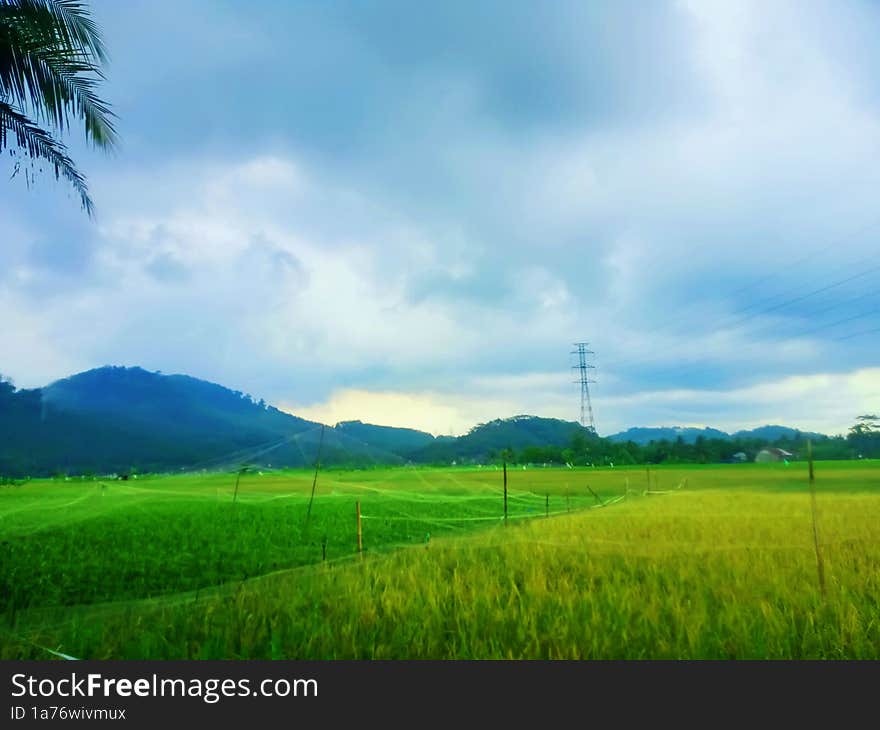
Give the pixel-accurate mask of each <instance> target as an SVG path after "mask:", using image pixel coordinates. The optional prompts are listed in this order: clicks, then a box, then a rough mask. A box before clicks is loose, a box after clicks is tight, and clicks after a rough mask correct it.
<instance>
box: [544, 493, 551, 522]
mask: <svg viewBox="0 0 880 730" xmlns="http://www.w3.org/2000/svg"><path fill="white" fill-rule="evenodd" d="M544 516H545V517H549V516H550V495H549V494H547V495H546V499H545V501H544Z"/></svg>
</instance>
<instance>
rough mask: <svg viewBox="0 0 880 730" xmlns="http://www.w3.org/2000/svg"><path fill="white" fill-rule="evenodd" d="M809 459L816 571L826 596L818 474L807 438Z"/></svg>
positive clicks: (810, 443)
mask: <svg viewBox="0 0 880 730" xmlns="http://www.w3.org/2000/svg"><path fill="white" fill-rule="evenodd" d="M807 461H808V462H809V475H810V511H811V513H812V516H813V547H814V549H815V550H816V572H817V573H818V574H819V591H820V592H821V594H822V598H825V564H824V562H823V561H822V551H821V550H820V548H819V525H818V523H817V521H816V475H815V473H814V472H813V442H812V440H811V439H807Z"/></svg>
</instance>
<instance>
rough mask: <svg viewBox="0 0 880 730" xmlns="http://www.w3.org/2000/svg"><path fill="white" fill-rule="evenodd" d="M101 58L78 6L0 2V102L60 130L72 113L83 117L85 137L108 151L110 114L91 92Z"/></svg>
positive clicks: (49, 0) (39, 0) (57, 0)
mask: <svg viewBox="0 0 880 730" xmlns="http://www.w3.org/2000/svg"><path fill="white" fill-rule="evenodd" d="M104 58H106V53H105V50H104V47H103V43H102V42H101V40H100V36H99V35H98V31H97V28H95V27H94V23H93V22H92V21H91V19H90V18H89V17H88V15H87V13H86V12H85V10H84V8H83V6H82V5H81V3H78V2H64V1H62V0H0V98H2V97H4V96H5V97H6V98H7V99H9V100H11V101H12V102H13V104H14V105H15V106H16V107H17V108H19V109H22V110H23V111H24V112H30V113H31V114H32V115H33V116H36V117H38V118H41V119H44V120H45V121H46V122H48V123H50V124H52V125H54V126H55V127H57V128H58V129H59V130H62V131H63V129H64V127H65V123H66V120H67V117H68V115H69V114H73V115H75V116H76V117H78V118H81V119H83V121H84V123H85V132H86V137H87V139H89V140H91V141H92V142H93V143H94V144H95V145H97V146H99V147H112V146H113V145H114V144H115V142H116V131H115V129H114V127H113V123H112V121H111V118H112V117H113V116H114V115H113V113H112V112H111V111H110V108H109V106H108V105H107V104H106V103H105V102H103V101H101V100H100V99H99V98H98V96H97V95H96V94H95V87H96V85H97V81H98V80H99V79H101V78H103V73H102V70H101V67H100V65H99V63H100V60H101V59H104ZM87 74H93V75H94V76H89V75H87ZM95 77H97V78H95Z"/></svg>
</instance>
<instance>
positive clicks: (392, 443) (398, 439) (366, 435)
mask: <svg viewBox="0 0 880 730" xmlns="http://www.w3.org/2000/svg"><path fill="white" fill-rule="evenodd" d="M334 430H335V431H337V432H338V433H342V434H345V435H347V436H351V437H353V438H355V439H357V440H358V441H361V442H362V443H364V444H366V445H368V446H371V447H373V448H377V449H382V450H385V451H390V452H393V453H396V454H401V455H404V454H409V453H412V452H414V451H417V450H419V449H422V448H425V447H426V446H428V445H429V444H432V443H434V441H435V439H434V436H433V435H432V434H430V433H426V432H424V431H417V430H416V429H414V428H396V427H394V426H376V425H374V424H372V423H362V422H361V421H341V422H340V423H337V424H336V425H335V426H334Z"/></svg>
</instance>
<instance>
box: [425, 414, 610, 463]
mask: <svg viewBox="0 0 880 730" xmlns="http://www.w3.org/2000/svg"><path fill="white" fill-rule="evenodd" d="M575 434H582V435H583V436H584V438H595V436H593V435H592V433H591V432H590V431H589V430H588V429H586V428H584V427H583V426H581V425H580V424H579V423H575V422H574V421H561V420H559V419H556V418H539V417H538V416H513V417H512V418H503V419H501V418H499V419H496V420H494V421H489V422H488V423H481V424H479V425H477V426H475V427H474V428H472V429H471V430H470V431H469V432H468V433H467V434H465V435H464V436H458V437H456V438H448V437H444V438H438V439H435V440H434V442H433V443H432V444H430V445H428V446H426V447H425V448H422V449H419V450H418V451H415V452H413V453H412V454H411V457H412V458H413V459H414V460H418V461H422V462H444V463H448V462H451V461H454V460H462V461H485V460H489V459H492V458H497V456H498V454H500V452H501V451H502V450H504V449H514V450H517V451H518V450H521V449H524V448H526V447H544V446H557V447H562V448H564V447H567V446H568V445H569V444H570V443H571V441H572V438H573V437H574V435H575Z"/></svg>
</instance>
